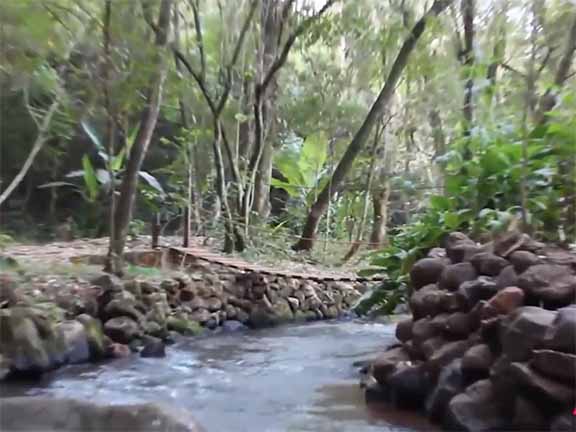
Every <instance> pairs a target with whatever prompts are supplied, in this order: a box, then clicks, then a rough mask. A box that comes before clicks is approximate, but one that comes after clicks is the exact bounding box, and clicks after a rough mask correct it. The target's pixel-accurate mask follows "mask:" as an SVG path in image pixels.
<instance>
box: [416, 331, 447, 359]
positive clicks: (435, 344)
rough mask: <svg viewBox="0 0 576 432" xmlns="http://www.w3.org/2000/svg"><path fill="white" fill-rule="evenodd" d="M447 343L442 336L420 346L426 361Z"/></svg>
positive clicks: (432, 338)
mask: <svg viewBox="0 0 576 432" xmlns="http://www.w3.org/2000/svg"><path fill="white" fill-rule="evenodd" d="M446 343H447V341H446V339H444V338H443V337H442V336H434V337H431V338H430V339H428V340H426V341H425V342H423V343H422V344H421V346H420V348H421V350H422V354H424V358H425V359H429V358H430V357H432V355H433V354H434V353H435V352H436V351H438V350H439V349H440V348H442V347H443V346H444V345H446Z"/></svg>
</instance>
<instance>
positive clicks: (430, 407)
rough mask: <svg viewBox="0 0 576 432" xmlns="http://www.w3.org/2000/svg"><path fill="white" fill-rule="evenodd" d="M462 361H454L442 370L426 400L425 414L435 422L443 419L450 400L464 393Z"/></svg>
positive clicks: (464, 383) (464, 382)
mask: <svg viewBox="0 0 576 432" xmlns="http://www.w3.org/2000/svg"><path fill="white" fill-rule="evenodd" d="M461 366H462V361H461V360H460V359H456V360H454V361H452V362H451V363H450V364H449V365H448V366H446V367H445V368H444V369H442V372H441V373H440V376H439V377H438V383H437V384H436V386H435V387H434V390H433V391H432V392H431V393H430V395H429V396H428V398H427V399H426V414H428V416H429V417H430V418H431V419H432V420H436V421H441V420H443V419H444V417H445V414H446V409H447V407H448V403H449V402H450V400H451V399H452V398H453V397H454V396H456V395H457V394H458V393H461V392H462V391H464V388H465V387H466V381H465V380H464V376H463V374H462V369H461Z"/></svg>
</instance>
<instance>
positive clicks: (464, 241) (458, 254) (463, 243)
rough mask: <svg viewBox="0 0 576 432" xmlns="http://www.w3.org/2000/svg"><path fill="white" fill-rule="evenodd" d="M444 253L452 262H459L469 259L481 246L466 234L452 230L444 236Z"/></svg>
mask: <svg viewBox="0 0 576 432" xmlns="http://www.w3.org/2000/svg"><path fill="white" fill-rule="evenodd" d="M445 243H446V255H447V256H448V258H450V261H452V262H453V263H460V262H462V261H465V260H467V259H470V258H471V257H472V256H473V255H474V254H476V253H478V252H479V251H480V250H481V248H480V246H478V245H477V244H476V243H475V242H474V241H472V240H471V239H470V238H468V236H466V234H463V233H460V232H453V233H450V234H448V237H447V238H446V241H445Z"/></svg>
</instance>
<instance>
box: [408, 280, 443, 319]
mask: <svg viewBox="0 0 576 432" xmlns="http://www.w3.org/2000/svg"><path fill="white" fill-rule="evenodd" d="M444 295H445V293H444V292H443V291H440V290H439V289H438V288H437V287H436V285H426V286H425V287H423V288H421V289H420V290H419V291H416V292H415V293H414V294H412V296H411V297H410V310H411V311H412V314H413V315H414V318H415V319H418V318H421V317H425V316H429V315H436V314H437V313H438V312H439V311H440V304H441V303H442V298H443V297H444Z"/></svg>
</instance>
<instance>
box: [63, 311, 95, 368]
mask: <svg viewBox="0 0 576 432" xmlns="http://www.w3.org/2000/svg"><path fill="white" fill-rule="evenodd" d="M58 329H59V330H60V331H61V332H62V335H63V337H64V343H65V345H66V359H67V361H68V362H69V363H82V362H85V361H88V360H89V359H90V346H89V345H88V336H87V335H86V329H85V327H84V326H83V325H82V323H80V322H78V321H64V322H63V323H60V324H59V325H58Z"/></svg>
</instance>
